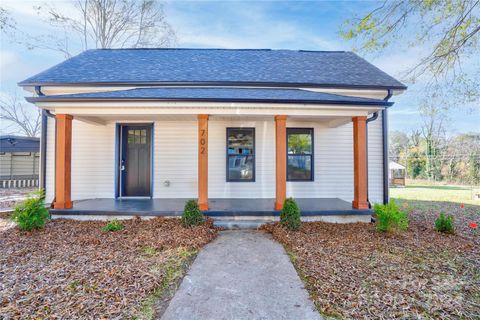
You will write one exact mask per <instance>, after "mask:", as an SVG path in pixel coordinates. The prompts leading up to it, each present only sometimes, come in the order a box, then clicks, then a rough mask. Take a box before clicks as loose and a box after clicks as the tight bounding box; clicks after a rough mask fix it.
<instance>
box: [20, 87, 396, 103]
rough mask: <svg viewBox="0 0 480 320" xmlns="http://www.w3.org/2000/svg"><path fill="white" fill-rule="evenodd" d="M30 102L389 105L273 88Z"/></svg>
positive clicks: (139, 92)
mask: <svg viewBox="0 0 480 320" xmlns="http://www.w3.org/2000/svg"><path fill="white" fill-rule="evenodd" d="M27 100H28V101H30V102H49V101H97V100H110V101H112V100H122V101H132V100H135V101H138V100H154V101H196V102H201V101H208V102H266V103H268V102H275V103H300V104H303V103H304V104H347V105H348V104H350V105H376V106H389V105H391V104H392V103H390V102H386V101H384V100H378V99H370V98H360V97H350V96H341V95H336V94H330V93H323V92H314V91H307V90H301V89H273V88H255V89H247V88H214V87H210V88H139V89H129V90H116V91H108V92H90V93H76V94H66V95H54V96H39V97H30V98H27Z"/></svg>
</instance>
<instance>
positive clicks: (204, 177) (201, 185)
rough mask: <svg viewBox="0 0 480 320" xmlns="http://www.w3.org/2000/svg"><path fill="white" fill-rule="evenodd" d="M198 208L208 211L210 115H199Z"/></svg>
mask: <svg viewBox="0 0 480 320" xmlns="http://www.w3.org/2000/svg"><path fill="white" fill-rule="evenodd" d="M198 207H199V208H200V210H202V211H204V210H208V115H207V114H199V115H198Z"/></svg>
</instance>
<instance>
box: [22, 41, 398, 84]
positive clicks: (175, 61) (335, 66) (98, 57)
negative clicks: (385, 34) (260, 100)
mask: <svg viewBox="0 0 480 320" xmlns="http://www.w3.org/2000/svg"><path fill="white" fill-rule="evenodd" d="M69 84H77V85H78V84H136V85H139V84H172V85H175V84H177V85H178V84H215V85H219V84H223V85H240V84H249V85H264V86H280V87H282V86H287V87H288V86H305V87H359V88H389V89H405V88H406V87H405V86H404V85H403V84H402V83H400V82H399V81H397V80H395V79H394V78H392V77H391V76H389V75H388V74H386V73H385V72H383V71H381V70H380V69H378V68H376V67H375V66H373V65H372V64H370V63H368V62H367V61H366V60H364V59H362V58H360V57H359V56H357V55H356V54H354V53H352V52H343V51H293V50H268V49H266V50H231V49H96V50H88V51H85V52H83V53H81V54H79V55H77V56H75V57H73V58H70V59H68V60H66V61H64V62H62V63H60V64H58V65H56V66H54V67H52V68H50V69H48V70H46V71H44V72H41V73H39V74H37V75H35V76H33V77H30V78H28V79H26V80H24V81H22V82H21V83H20V85H22V86H28V85H31V86H32V85H69Z"/></svg>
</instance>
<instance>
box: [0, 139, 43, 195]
mask: <svg viewBox="0 0 480 320" xmlns="http://www.w3.org/2000/svg"><path fill="white" fill-rule="evenodd" d="M39 166H40V139H39V138H32V137H20V136H11V135H8V136H0V188H21V187H35V186H38V171H39Z"/></svg>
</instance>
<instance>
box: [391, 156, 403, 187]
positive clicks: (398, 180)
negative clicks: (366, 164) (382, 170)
mask: <svg viewBox="0 0 480 320" xmlns="http://www.w3.org/2000/svg"><path fill="white" fill-rule="evenodd" d="M389 168H390V172H389V174H388V178H389V180H390V185H391V186H404V185H405V176H406V170H405V169H406V168H405V167H404V166H402V165H401V164H399V163H396V162H395V161H390V164H389Z"/></svg>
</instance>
